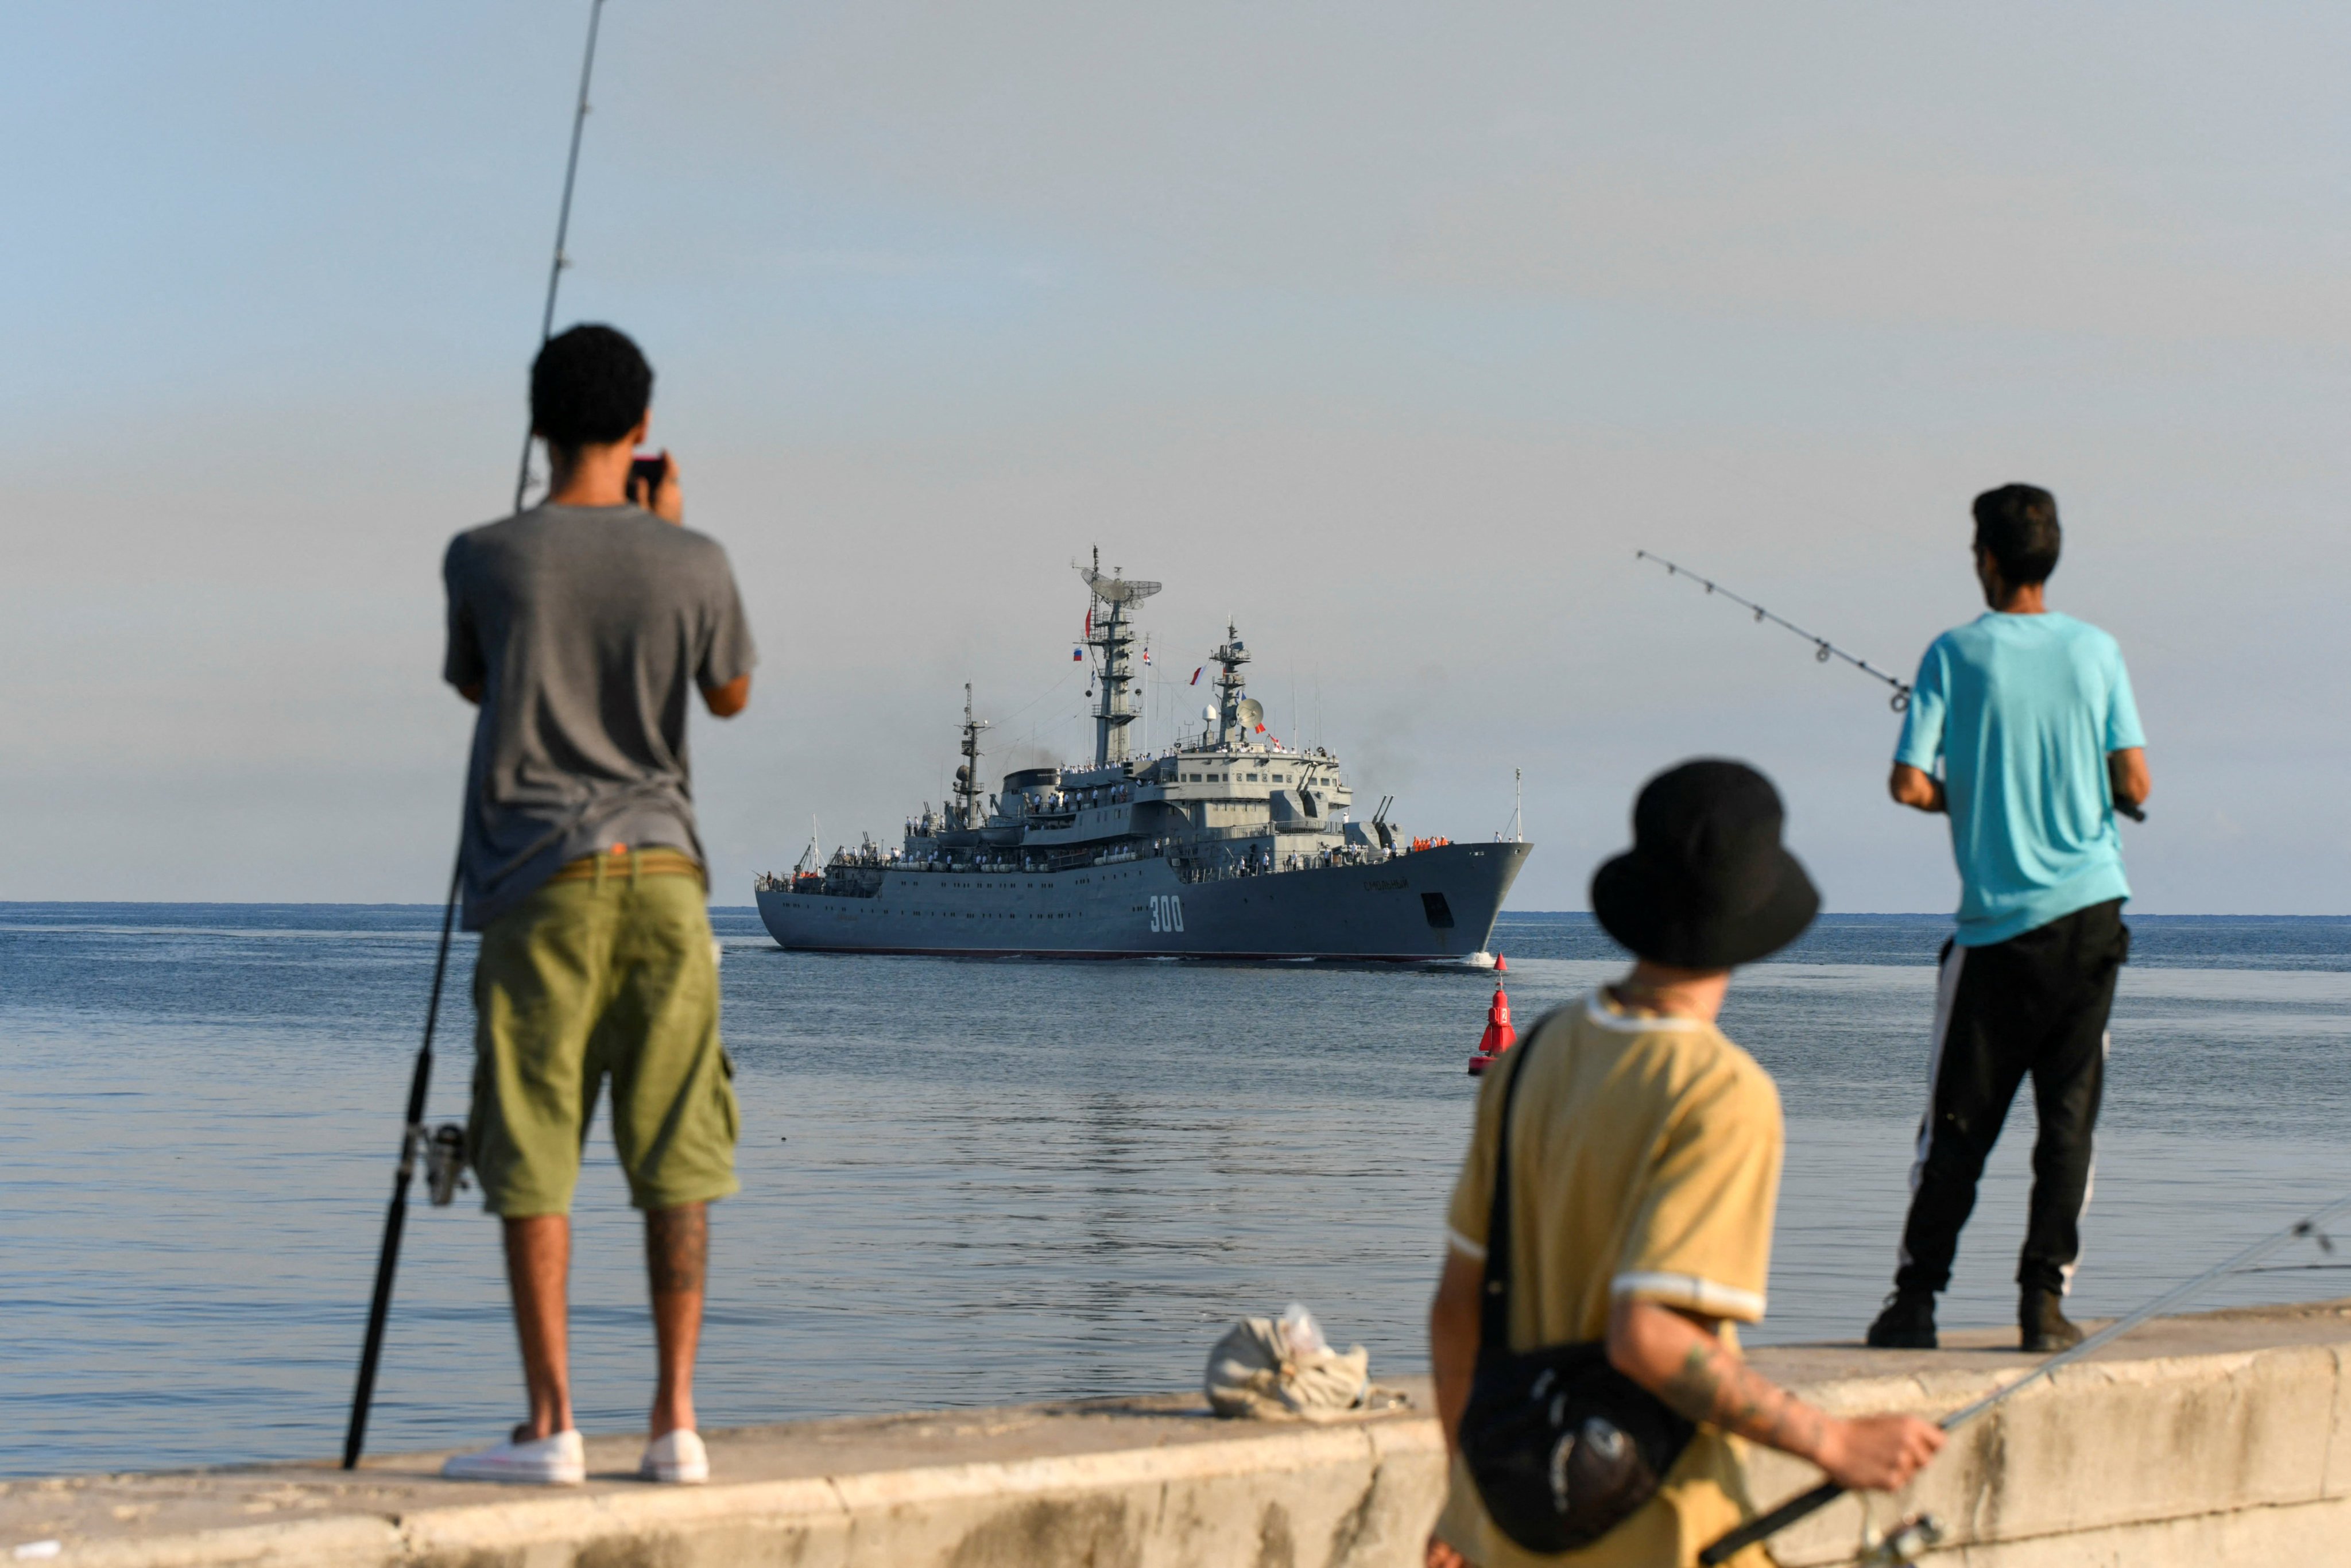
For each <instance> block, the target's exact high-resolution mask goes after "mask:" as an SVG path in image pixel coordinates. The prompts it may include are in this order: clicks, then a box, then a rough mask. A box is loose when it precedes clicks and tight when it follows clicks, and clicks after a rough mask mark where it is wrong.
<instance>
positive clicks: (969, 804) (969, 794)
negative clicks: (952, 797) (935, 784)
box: [953, 681, 989, 829]
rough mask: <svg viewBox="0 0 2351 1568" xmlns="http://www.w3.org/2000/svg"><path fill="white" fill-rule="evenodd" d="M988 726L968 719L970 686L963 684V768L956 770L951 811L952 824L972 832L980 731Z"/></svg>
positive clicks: (976, 803)
mask: <svg viewBox="0 0 2351 1568" xmlns="http://www.w3.org/2000/svg"><path fill="white" fill-rule="evenodd" d="M988 727H989V725H988V722H987V720H986V719H984V718H974V717H972V716H971V683H970V682H969V681H966V682H965V683H964V684H963V766H962V767H960V768H956V776H955V792H956V804H955V809H954V813H953V815H954V821H955V825H956V827H958V828H964V829H971V828H977V827H978V826H979V732H980V731H981V730H983V729H987V728H988Z"/></svg>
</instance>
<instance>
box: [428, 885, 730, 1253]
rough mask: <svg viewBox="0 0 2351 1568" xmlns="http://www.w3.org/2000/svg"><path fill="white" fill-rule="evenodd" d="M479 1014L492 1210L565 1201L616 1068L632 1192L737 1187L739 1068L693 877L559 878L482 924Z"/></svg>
mask: <svg viewBox="0 0 2351 1568" xmlns="http://www.w3.org/2000/svg"><path fill="white" fill-rule="evenodd" d="M613 859H614V861H616V862H619V863H621V864H625V863H626V862H625V861H624V860H622V858H621V857H617V856H616V857H613ZM474 1014H475V1020H476V1021H475V1032H474V1052H475V1057H474V1109H473V1114H472V1115H471V1117H470V1118H468V1121H467V1124H466V1128H465V1134H466V1137H465V1142H466V1150H467V1153H468V1155H469V1156H470V1157H471V1159H472V1160H473V1163H474V1170H475V1174H476V1175H477V1176H479V1178H480V1180H481V1184H482V1197H483V1207H486V1208H487V1209H488V1210H489V1211H490V1212H491V1213H493V1214H498V1215H504V1216H506V1217H507V1218H526V1217H528V1216H531V1215H540V1214H568V1213H569V1212H570V1209H571V1191H572V1188H573V1187H574V1186H576V1185H577V1184H578V1182H579V1179H580V1148H581V1145H584V1144H585V1143H586V1142H587V1138H588V1123H589V1121H590V1118H591V1117H592V1116H593V1115H594V1114H595V1111H596V1096H597V1094H598V1092H600V1090H601V1087H602V1085H603V1082H604V1080H605V1078H606V1077H607V1076H609V1077H610V1078H611V1081H612V1142H613V1143H614V1144H615V1145H618V1148H619V1152H620V1156H621V1167H622V1170H623V1171H624V1172H626V1173H627V1175H628V1178H629V1200H630V1202H632V1203H633V1204H635V1205H636V1207H639V1208H644V1209H654V1208H670V1207H675V1206H676V1205H678V1204H682V1203H696V1202H701V1201H703V1200H705V1199H708V1198H716V1197H726V1195H727V1194H729V1193H731V1192H735V1191H737V1190H739V1186H740V1184H738V1183H737V1181H736V1179H735V1139H736V1134H737V1131H738V1128H739V1122H740V1113H739V1112H738V1110H737V1106H736V1103H735V1087H734V1083H733V1082H732V1080H733V1079H734V1076H735V1067H734V1063H732V1062H731V1061H727V1059H726V1051H724V1050H723V1049H722V1048H721V1047H720V1045H719V1043H718V962H717V956H716V953H715V951H714V950H713V943H712V941H711V936H710V914H709V911H708V910H707V909H706V908H705V904H704V894H703V888H702V882H701V879H700V878H699V877H696V876H690V875H683V876H682V875H676V874H667V875H660V874H647V875H643V876H632V875H631V874H630V873H629V872H628V871H626V870H622V871H617V872H615V873H613V874H610V875H599V876H596V877H595V878H593V879H592V880H576V881H562V880H559V881H555V882H550V883H548V884H547V885H546V886H544V887H542V888H540V889H539V890H538V892H536V893H534V894H531V895H530V896H529V897H528V898H526V899H525V900H523V901H522V903H520V904H517V905H516V906H515V907H514V908H513V909H511V910H509V911H507V913H506V914H505V915H500V916H499V917H498V918H497V919H496V920H494V921H492V922H491V923H490V925H489V926H488V928H487V929H486V930H485V931H484V932H483V933H482V947H481V956H480V958H479V959H478V961H477V962H476V964H475V968H474Z"/></svg>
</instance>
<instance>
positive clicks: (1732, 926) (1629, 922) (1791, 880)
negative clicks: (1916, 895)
mask: <svg viewBox="0 0 2351 1568" xmlns="http://www.w3.org/2000/svg"><path fill="white" fill-rule="evenodd" d="M1785 816H1786V813H1785V812H1783V811H1782V810H1781V807H1780V792H1779V791H1778V790H1777V789H1773V788H1771V780H1770V779H1766V778H1764V777H1763V775H1761V773H1758V772H1757V771H1755V769H1753V768H1750V767H1748V766H1747V764H1745V763H1744V762H1730V761H1726V760H1723V759H1721V758H1698V760H1696V761H1693V762H1685V763H1683V764H1682V765H1681V766H1679V767H1678V768H1669V769H1667V771H1665V772H1663V773H1660V774H1658V775H1657V776H1656V778H1655V779H1650V780H1649V781H1648V782H1647V783H1646V784H1645V785H1643V786H1642V787H1641V795H1640V799H1639V800H1635V802H1634V803H1633V847H1632V849H1631V850H1629V851H1627V852H1625V853H1624V854H1621V855H1618V856H1617V857H1616V858H1615V859H1614V860H1612V861H1608V862H1605V863H1604V864H1603V865H1602V866H1601V868H1600V869H1599V870H1598V871H1597V872H1594V873H1593V877H1592V913H1593V915H1595V916H1597V917H1598V919H1599V921H1600V925H1601V927H1602V929H1604V930H1605V931H1606V932H1607V933H1608V935H1609V936H1614V938H1616V940H1617V941H1619V942H1621V943H1623V944H1624V945H1625V946H1627V947H1630V948H1631V949H1632V950H1633V951H1634V952H1635V953H1637V954H1639V955H1640V956H1642V957H1644V958H1647V959H1649V960H1650V961H1652V962H1653V963H1658V964H1671V965H1674V966H1675V967H1678V968H1684V969H1728V968H1730V967H1733V966H1734V965H1739V964H1751V963H1753V962H1754V961H1755V960H1756V959H1758V958H1761V957H1763V956H1766V955H1767V954H1771V953H1774V952H1777V951H1778V950H1779V949H1780V948H1782V947H1784V946H1787V945H1788V944H1789V943H1791V942H1792V941H1794V940H1795V939H1796V937H1797V936H1798V934H1799V933H1801V932H1802V930H1803V929H1804V927H1805V926H1807V925H1811V924H1812V923H1813V915H1817V914H1819V913H1820V908H1821V895H1820V892H1819V890H1818V889H1816V888H1814V887H1813V879H1812V878H1811V877H1809V876H1806V875H1805V874H1804V868H1803V866H1802V864H1801V863H1799V862H1798V861H1797V859H1796V857H1795V856H1793V855H1792V854H1790V853H1789V852H1787V850H1786V848H1784V847H1783V846H1782V844H1781V842H1780V825H1781V823H1782V821H1783V820H1784V819H1785Z"/></svg>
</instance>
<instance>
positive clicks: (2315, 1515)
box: [0, 1302, 2351, 1568]
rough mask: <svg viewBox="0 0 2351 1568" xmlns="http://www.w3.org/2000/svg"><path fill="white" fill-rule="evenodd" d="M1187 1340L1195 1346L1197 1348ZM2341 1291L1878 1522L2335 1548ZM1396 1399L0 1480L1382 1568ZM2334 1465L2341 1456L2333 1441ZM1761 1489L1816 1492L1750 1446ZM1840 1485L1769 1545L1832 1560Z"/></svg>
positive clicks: (271, 1529) (1397, 1514)
mask: <svg viewBox="0 0 2351 1568" xmlns="http://www.w3.org/2000/svg"><path fill="white" fill-rule="evenodd" d="M1951 1337H1952V1339H1953V1340H1954V1342H1955V1347H1954V1348H1950V1349H1946V1350H1942V1351H1938V1352H1930V1353H1916V1354H1914V1353H1901V1352H1865V1351H1861V1350H1856V1349H1854V1348H1851V1347H1844V1346H1800V1347H1790V1348H1782V1349H1776V1350H1766V1351H1761V1352H1758V1353H1757V1354H1756V1356H1755V1360H1756V1362H1757V1363H1758V1364H1759V1365H1761V1366H1763V1367H1764V1368H1766V1369H1767V1370H1769V1371H1770V1372H1771V1375H1774V1376H1775V1377H1779V1378H1781V1379H1782V1380H1783V1381H1786V1382H1788V1383H1790V1384H1792V1385H1796V1386H1798V1387H1800V1388H1802V1390H1803V1391H1804V1392H1805V1394H1806V1395H1807V1396H1809V1397H1811V1398H1813V1399H1815V1400H1817V1401H1818V1402H1820V1403H1821V1404H1823V1405H1824V1406H1828V1407H1829V1408H1831V1409H1833V1410H1839V1411H1848V1412H1854V1411H1862V1410H1883V1409H1896V1408H1899V1409H1909V1410H1915V1411H1918V1412H1920V1413H1922V1414H1926V1415H1935V1414H1938V1413H1940V1412H1942V1411H1946V1410H1949V1409H1952V1408H1955V1407H1956V1406H1959V1405H1960V1404H1962V1403H1964V1402H1965V1401H1967V1400H1969V1399H1970V1398H1973V1397H1974V1396H1977V1395H1978V1394H1980V1393H1982V1392H1984V1391H1986V1390H1988V1389H1990V1388H1992V1387H1996V1386H1998V1385H2001V1383H2003V1382H2006V1381H2009V1380H2011V1379H2012V1378H2014V1377H2016V1376H2017V1375H2020V1374H2022V1372H2023V1371H2024V1370H2025V1369H2027V1368H2028V1367H2030V1366H2031V1365H2032V1361H2031V1359H2029V1358H2027V1357H2024V1356H2022V1355H2019V1354H2015V1353H2014V1352H2013V1351H2012V1350H2002V1349H2000V1348H1996V1347H1997V1345H1998V1344H1999V1343H2000V1342H2001V1340H2003V1339H2005V1340H2007V1341H2008V1342H2009V1343H2013V1335H2012V1333H2011V1334H2008V1335H2001V1334H1995V1333H1981V1334H1965V1335H1954V1336H1951ZM1205 1353H1206V1347H1205V1345H1204V1346H1203V1354H1205ZM2346 1369H2351V1302H2329V1303H2324V1304H2319V1305H2312V1306H2302V1307H2291V1308H2279V1309H2271V1310H2265V1311H2259V1312H2219V1313H2211V1314H2207V1315H2204V1316H2199V1317H2189V1318H2173V1319H2167V1320H2164V1321H2162V1322H2156V1323H2151V1324H2148V1325H2147V1327H2146V1328H2144V1329H2142V1330H2140V1331H2138V1332H2137V1333H2134V1334H2131V1335H2129V1336H2126V1338H2125V1339H2124V1340H2122V1341H2121V1342H2119V1343H2116V1344H2115V1345H2112V1346H2109V1347H2108V1348H2107V1350H2106V1351H2105V1354H2102V1355H2101V1356H2099V1357H2097V1358H2095V1359H2093V1360H2091V1361H2089V1362H2086V1363H2084V1364H2080V1365H2077V1366H2074V1367H2070V1368H2067V1369H2066V1370H2064V1371H2063V1372H2061V1373H2060V1374H2058V1375H2057V1376H2056V1377H2055V1378H2053V1380H2051V1381H2050V1382H2049V1383H2048V1384H2047V1385H2043V1386H2041V1387H2037V1388H2034V1389H2031V1390H2028V1391H2026V1392H2025V1393H2024V1394H2022V1395H2020V1396H2018V1397H2017V1398H2016V1399H2015V1400H2014V1401H2012V1402H2011V1403H2010V1404H2009V1405H2007V1406H2003V1407H2002V1408H2001V1410H2000V1411H1999V1412H1997V1413H1996V1414H1995V1415H1994V1416H1991V1417H1988V1418H1987V1419H1985V1420H1983V1421H1981V1422H1980V1423H1978V1424H1977V1425H1976V1426H1975V1427H1971V1428H1970V1429H1969V1430H1968V1431H1967V1432H1966V1433H1964V1434H1962V1435H1961V1436H1960V1437H1959V1438H1957V1439H1956V1440H1955V1441H1954V1443H1953V1445H1952V1447H1951V1448H1950V1449H1949V1451H1948V1452H1947V1453H1946V1455H1945V1457H1944V1458H1941V1459H1939V1460H1938V1461H1937V1463H1936V1464H1935V1465H1934V1466H1933V1467H1932V1468H1931V1469H1929V1470H1928V1472H1927V1474H1926V1475H1925V1476H1924V1477H1923V1478H1922V1479H1920V1481H1919V1482H1918V1484H1917V1486H1916V1487H1914V1488H1913V1489H1912V1491H1911V1492H1910V1493H1909V1494H1907V1495H1906V1496H1904V1497H1902V1498H1899V1499H1878V1500H1874V1503H1873V1507H1872V1515H1873V1516H1874V1517H1875V1518H1876V1520H1877V1521H1879V1522H1881V1523H1882V1522H1886V1521H1891V1520H1893V1519H1895V1518H1897V1517H1900V1516H1902V1515H1905V1514H1908V1513H1912V1512H1916V1511H1919V1510H1921V1509H1926V1510H1931V1511H1934V1512H1935V1513H1937V1514H1938V1516H1939V1517H1940V1518H1941V1520H1942V1521H1943V1523H1944V1524H1945V1526H1946V1527H1947V1529H1948V1530H1949V1537H1948V1540H1947V1542H1946V1545H1945V1548H1944V1549H1943V1550H1942V1551H1941V1552H1937V1553H1936V1554H1935V1555H1934V1557H1933V1558H1932V1559H1931V1560H1932V1561H1935V1562H1947V1563H1966V1564H1969V1565H1970V1568H2043V1565H2044V1564H2046V1565H2054V1564H2117V1565H2119V1564H2123V1563H2128V1564H2132V1565H2133V1568H2168V1565H2170V1564H2183V1565H2184V1564H2189V1563H2194V1564H2199V1565H2203V1564H2210V1563H2225V1562H2252V1561H2262V1560H2284V1559H2286V1558H2289V1557H2291V1558H2295V1559H2299V1560H2303V1561H2310V1562H2335V1561H2351V1544H2347V1543H2346V1529H2351V1442H2340V1443H2338V1441H2337V1440H2336V1439H2337V1435H2338V1433H2340V1432H2342V1431H2343V1428H2344V1427H2345V1424H2346V1419H2347V1418H2351V1399H2347V1398H2346V1395H2351V1389H2347V1388H2346ZM1413 1393H1414V1396H1415V1405H1416V1408H1414V1409H1410V1410H1405V1411H1400V1412H1395V1413H1392V1414H1388V1415H1384V1416H1367V1417H1364V1418H1363V1419H1360V1420H1351V1421H1347V1422H1343V1423H1340V1424H1336V1425H1332V1426H1324V1427H1304V1426H1273V1425H1263V1424H1253V1423H1238V1422H1219V1421H1217V1420H1214V1419H1212V1418H1210V1417H1209V1416H1207V1414H1206V1412H1205V1410H1204V1408H1203V1407H1202V1406H1200V1405H1199V1403H1198V1402H1197V1401H1196V1399H1192V1398H1189V1397H1177V1396H1171V1397H1166V1398H1154V1399H1139V1400H1127V1401H1093V1402H1088V1403H1085V1404H1081V1405H1064V1406H1030V1407H1024V1408H1019V1409H1008V1410H987V1411H967V1412H960V1413H952V1414H943V1415H927V1416H890V1417H881V1418H870V1419H857V1420H842V1421H825V1422H809V1423H803V1424H799V1425H795V1426H789V1427H758V1428H748V1429H744V1430H739V1431H735V1432H728V1433H723V1434H711V1435H710V1437H711V1445H710V1446H711V1455H712V1462H713V1468H714V1469H715V1471H716V1475H717V1478H718V1479H716V1481H715V1482H714V1483H713V1484H712V1485H710V1486H708V1487H705V1488H698V1489H697V1488H658V1487H651V1486H646V1485H643V1484H640V1483H637V1482H635V1481H633V1480H632V1479H629V1478H628V1471H629V1469H631V1467H632V1466H633V1464H634V1463H635V1458H636V1453H637V1448H638V1443H637V1440H636V1439H634V1438H601V1439H595V1440H592V1441H590V1444H589V1463H590V1470H591V1474H592V1477H593V1479H591V1480H590V1483H589V1484H588V1485H587V1486H586V1487H584V1488H579V1489H571V1490H517V1489H498V1488H491V1487H482V1486H465V1485H459V1484H455V1483H451V1482H445V1481H442V1480H440V1479H437V1477H436V1476H435V1475H434V1470H435V1469H436V1467H437V1465H438V1464H439V1461H440V1458H441V1457H442V1456H440V1455H407V1456H400V1457H395V1458H382V1459H379V1460H374V1461H371V1462H370V1463H369V1464H368V1465H366V1466H365V1467H364V1468H362V1469H360V1471H359V1472H358V1473H357V1474H356V1475H350V1476H346V1475H345V1474H343V1473H342V1472H341V1471H339V1470H335V1469H326V1468H323V1467H316V1466H302V1465H287V1466H267V1467H251V1468H238V1469H221V1470H209V1471H190V1472H180V1473H174V1474H162V1475H128V1476H101V1477H78V1478H68V1479H57V1480H36V1481H16V1482H8V1483H5V1484H0V1552H14V1554H15V1558H16V1560H18V1561H49V1562H56V1563H65V1564H84V1563H88V1564H110V1565H111V1564H120V1565H122V1568H214V1565H225V1564H256V1565H266V1568H296V1565H308V1564H328V1563H333V1564H360V1565H365V1564H377V1563H381V1564H394V1563H397V1564H408V1565H426V1564H429V1565H433V1568H573V1565H577V1568H705V1565H706V1568H717V1565H720V1564H725V1565H728V1568H734V1565H738V1564H740V1565H759V1568H769V1565H772V1568H786V1565H791V1568H1063V1565H1067V1568H1342V1565H1344V1568H1406V1565H1408V1564H1417V1563H1418V1562H1419V1560H1420V1557H1419V1552H1420V1543H1421V1541H1422V1539H1423V1537H1424V1535H1425V1533H1426V1529H1427V1526H1428V1522H1429V1521H1430V1520H1431V1519H1432V1518H1433V1517H1434V1516H1435V1514H1436V1511H1437V1503H1438V1500H1439V1495H1440V1491H1441V1489H1442V1485H1443V1469H1444V1464H1443V1448H1442V1445H1441V1443H1440V1442H1439V1440H1438V1437H1437V1428H1436V1424H1435V1422H1434V1421H1433V1420H1431V1419H1430V1417H1429V1416H1428V1415H1427V1414H1426V1406H1427V1399H1426V1388H1425V1386H1415V1387H1414V1388H1413ZM2338 1448H2339V1449H2341V1450H2342V1451H2341V1452H2338V1451H2337V1450H2338ZM1752 1475H1753V1483H1754V1490H1755V1494H1756V1496H1757V1497H1758V1498H1759V1499H1763V1500H1777V1499H1778V1498H1780V1497H1781V1496H1782V1495H1784V1494H1786V1493H1789V1492H1792V1491H1795V1490H1800V1489H1801V1488H1802V1487H1805V1486H1809V1485H1811V1484H1812V1483H1813V1481H1814V1480H1816V1479H1818V1478H1817V1475H1816V1473H1815V1472H1813V1471H1812V1470H1810V1469H1808V1468H1807V1467H1805V1466H1802V1465H1799V1464H1796V1463H1795V1462H1793V1461H1792V1460H1787V1459H1783V1458H1781V1457H1779V1456H1776V1455H1762V1456H1760V1457H1759V1458H1757V1460H1756V1461H1755V1465H1754V1469H1753V1471H1752ZM1863 1527H1864V1515H1863V1511H1862V1506H1861V1504H1860V1503H1859V1502H1858V1501H1856V1500H1850V1499H1848V1500H1844V1501H1842V1502H1840V1503H1838V1504H1837V1505H1836V1506H1835V1507H1834V1508H1832V1509H1829V1510H1827V1511H1824V1512H1823V1513H1822V1514H1820V1515H1818V1516H1816V1517H1815V1518H1814V1519H1813V1520H1812V1521H1808V1522H1807V1523H1806V1524H1804V1525H1802V1526H1801V1527H1799V1528H1798V1529H1796V1530H1794V1531H1790V1532H1788V1533H1787V1534H1786V1535H1784V1536H1782V1538H1781V1539H1780V1541H1779V1542H1778V1543H1777V1549H1778V1551H1779V1552H1780V1555H1781V1558H1782V1562H1783V1563H1786V1564H1788V1565H1789V1568H1801V1565H1808V1564H1816V1563H1839V1562H1847V1561H1850V1560H1851V1558H1852V1555H1853V1553H1854V1552H1855V1546H1856V1543H1857V1542H1858V1541H1859V1539H1860V1536H1861V1531H1862V1530H1863Z"/></svg>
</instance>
